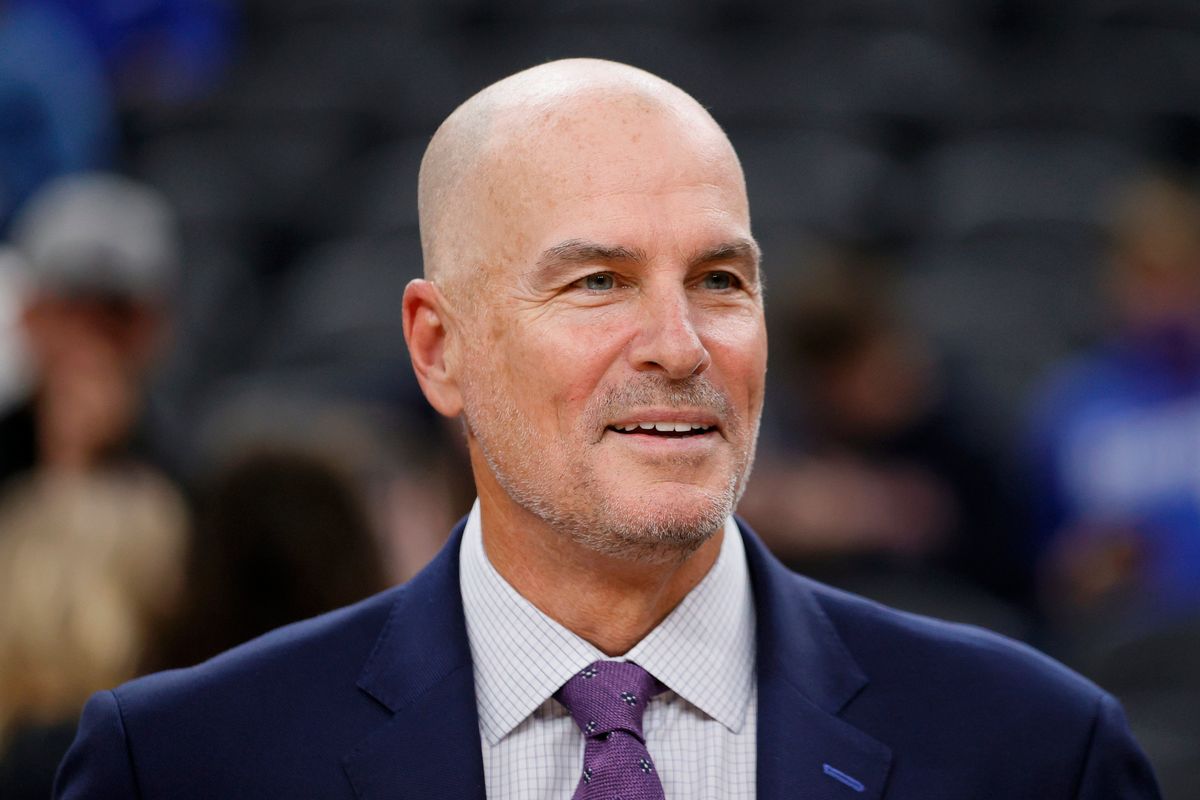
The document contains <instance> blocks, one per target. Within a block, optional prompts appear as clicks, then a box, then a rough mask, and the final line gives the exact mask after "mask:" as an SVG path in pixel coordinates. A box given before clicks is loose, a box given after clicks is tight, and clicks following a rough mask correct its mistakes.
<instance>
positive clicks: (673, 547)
mask: <svg viewBox="0 0 1200 800" xmlns="http://www.w3.org/2000/svg"><path fill="white" fill-rule="evenodd" d="M651 404H654V405H668V406H670V405H693V406H701V407H710V408H711V407H719V409H720V411H721V412H722V416H723V418H724V419H726V421H727V424H729V425H731V426H740V425H742V424H744V421H743V420H740V419H734V418H733V415H732V412H731V410H730V409H729V405H728V402H727V401H726V400H725V398H724V397H723V396H722V395H720V394H719V393H718V392H717V391H716V390H715V389H713V388H712V387H711V386H710V385H708V384H707V383H703V384H700V383H693V384H673V385H664V384H661V383H660V385H659V386H650V385H641V386H633V387H624V388H622V389H620V390H615V391H612V392H609V393H608V394H606V395H605V396H603V397H601V398H600V399H599V400H598V402H597V403H596V404H595V406H596V407H595V408H589V413H586V414H585V415H584V418H585V421H594V420H596V419H608V418H612V416H613V413H612V411H613V409H615V408H618V407H622V406H631V405H651ZM491 416H492V415H491V414H484V415H483V417H484V418H485V419H487V418H488V417H491ZM473 417H475V415H474V414H469V413H467V414H464V421H465V424H466V427H467V430H468V432H469V433H470V435H472V436H474V437H475V439H476V440H477V441H478V443H479V448H480V452H481V453H482V455H483V458H484V460H485V461H486V462H487V465H488V468H489V469H490V470H491V473H492V475H493V476H495V479H496V482H497V483H498V484H499V485H500V487H501V488H502V489H503V490H504V491H505V493H506V494H508V496H509V497H510V498H512V500H513V502H515V503H516V504H517V505H519V506H520V507H521V508H523V509H525V510H526V511H528V512H530V513H531V514H533V515H534V516H536V517H537V518H539V519H540V520H542V521H543V522H545V523H546V525H547V526H549V527H550V528H551V529H552V530H554V531H557V532H558V533H559V534H560V535H562V536H565V537H567V538H569V539H570V540H572V541H573V542H575V543H577V544H579V545H580V546H582V547H584V548H586V549H588V550H591V551H592V552H595V553H599V554H602V555H605V556H609V557H613V558H618V559H624V560H629V561H636V562H639V563H664V564H665V563H676V562H681V561H684V560H686V559H687V558H688V557H689V556H690V555H691V554H692V553H694V552H695V551H696V550H697V549H698V548H699V547H700V546H701V545H702V544H704V543H705V542H706V541H708V539H709V538H710V537H712V536H713V534H715V533H716V532H717V531H718V530H720V529H721V528H722V527H723V526H724V524H725V520H726V519H728V518H729V516H730V515H731V514H732V513H733V510H734V508H735V507H736V506H737V503H738V501H739V500H740V499H741V496H742V493H743V492H744V491H745V487H746V482H747V480H748V479H749V476H750V467H751V465H752V464H753V463H754V451H755V445H756V442H757V438H758V421H757V417H756V419H755V422H754V426H755V429H754V430H753V431H752V432H751V436H750V439H749V443H750V446H749V452H748V453H747V454H746V461H745V463H744V464H741V465H739V467H740V468H738V469H734V470H732V471H731V475H730V478H729V481H728V483H727V484H726V486H724V487H723V488H722V489H720V490H718V491H715V492H707V493H705V495H704V496H703V498H702V499H701V500H699V501H698V503H697V507H696V508H695V509H694V511H693V513H690V514H686V515H682V514H677V515H671V516H667V515H661V516H656V515H653V514H648V515H646V514H644V515H632V514H630V513H629V512H628V510H627V509H626V510H623V509H621V508H620V507H619V506H618V504H617V503H615V502H614V501H613V498H611V497H610V496H608V495H606V494H605V493H604V492H603V491H602V490H601V487H600V486H599V485H598V483H597V482H596V480H595V477H594V476H593V475H591V474H589V473H587V471H586V470H584V469H583V468H582V467H581V466H580V465H575V466H574V475H572V476H571V477H572V480H571V481H570V482H569V483H570V485H571V487H572V493H575V494H577V495H578V496H581V497H593V498H597V499H598V502H596V503H594V504H591V505H588V504H579V505H578V506H573V505H572V504H567V503H561V502H555V498H553V497H551V496H549V494H548V493H547V492H546V491H545V489H546V488H547V487H549V486H550V485H551V481H549V480H547V479H546V477H547V476H546V474H545V472H546V470H545V468H544V466H545V465H544V463H543V462H541V461H540V460H539V459H538V458H537V454H536V453H531V452H530V451H531V448H527V447H517V448H514V450H515V453H514V456H515V457H514V458H513V459H512V462H513V463H510V464H501V463H500V460H499V459H497V458H496V457H495V453H494V452H493V449H492V448H491V447H490V446H489V440H488V437H486V436H484V437H481V436H479V435H478V429H477V427H476V426H474V425H473V424H472V422H471V419H472V418H473ZM487 421H488V423H491V424H489V425H488V427H489V428H490V430H501V429H507V430H510V431H512V430H525V429H526V428H525V427H524V426H523V421H522V419H521V415H520V413H519V412H518V411H517V410H516V409H515V408H513V407H511V406H506V407H503V408H501V409H500V410H499V411H498V413H497V414H496V418H495V419H487ZM494 425H503V426H508V427H507V428H497V427H493V426H494ZM510 467H511V469H510Z"/></svg>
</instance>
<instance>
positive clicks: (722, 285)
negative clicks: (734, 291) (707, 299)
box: [701, 272, 734, 291]
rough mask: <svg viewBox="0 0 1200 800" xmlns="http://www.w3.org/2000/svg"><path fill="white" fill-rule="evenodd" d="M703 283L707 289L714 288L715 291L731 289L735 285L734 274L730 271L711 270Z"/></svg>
mask: <svg viewBox="0 0 1200 800" xmlns="http://www.w3.org/2000/svg"><path fill="white" fill-rule="evenodd" d="M701 283H703V285H704V288H705V289H712V290H714V291H721V290H723V289H731V288H733V285H734V283H733V276H732V275H730V274H729V273H728V272H710V273H708V274H707V275H705V276H704V280H703V281H701Z"/></svg>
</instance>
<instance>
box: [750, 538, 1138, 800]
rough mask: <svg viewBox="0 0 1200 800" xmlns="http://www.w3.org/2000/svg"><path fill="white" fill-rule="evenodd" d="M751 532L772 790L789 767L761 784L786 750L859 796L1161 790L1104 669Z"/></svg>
mask: <svg viewBox="0 0 1200 800" xmlns="http://www.w3.org/2000/svg"><path fill="white" fill-rule="evenodd" d="M747 542H748V545H749V546H748V548H747V553H748V556H749V558H750V560H751V563H752V565H753V566H752V570H751V572H752V574H753V575H754V576H755V581H756V587H755V589H756V591H755V594H756V607H757V609H758V613H759V615H760V620H759V635H760V642H759V656H760V663H759V691H760V698H762V697H766V698H767V700H766V703H765V704H764V703H763V702H762V700H761V699H760V709H761V711H760V714H761V716H762V719H761V720H760V724H759V732H760V739H759V748H760V753H759V773H760V796H771V797H775V796H786V795H785V794H783V793H782V792H783V791H784V786H783V780H782V779H780V780H779V781H778V782H773V783H770V785H769V786H768V787H767V790H768V792H769V793H768V794H762V793H761V791H762V789H763V788H764V787H763V779H764V777H766V779H767V780H768V781H771V780H772V778H771V776H772V775H773V774H774V773H773V766H772V763H771V759H772V758H773V755H772V753H773V751H774V758H775V759H776V760H777V761H778V762H779V763H782V764H786V765H787V767H788V769H789V770H791V771H792V772H795V770H797V769H804V770H806V771H807V772H809V773H821V774H826V775H828V773H829V772H830V771H832V772H835V773H836V774H837V775H838V776H842V777H845V778H846V779H847V781H848V784H846V785H850V786H851V787H852V788H855V789H856V790H858V791H860V792H862V794H860V795H859V797H864V796H865V797H873V796H879V797H888V798H910V797H911V798H922V797H925V798H928V797H946V798H960V797H971V798H996V800H1001V798H1003V800H1013V799H1014V798H1029V800H1047V799H1048V798H1113V800H1116V798H1122V799H1124V798H1156V797H1158V796H1159V794H1158V790H1157V787H1156V786H1155V782H1154V778H1153V775H1152V773H1151V771H1150V768H1149V766H1148V764H1147V762H1146V760H1145V757H1144V755H1143V754H1142V752H1141V750H1140V749H1139V748H1138V746H1137V744H1136V742H1134V740H1133V738H1132V735H1131V734H1130V732H1129V728H1128V725H1127V723H1126V722H1125V719H1124V715H1123V713H1122V711H1121V709H1120V706H1119V705H1118V704H1117V703H1116V701H1115V700H1114V699H1113V698H1112V697H1111V696H1110V695H1108V694H1107V693H1105V692H1104V691H1103V690H1101V689H1100V688H1099V687H1097V686H1096V685H1095V684H1093V683H1092V682H1090V681H1088V680H1086V679H1085V678H1083V677H1081V676H1079V675H1078V674H1076V673H1074V672H1072V671H1071V670H1069V669H1068V668H1066V667H1065V666H1063V665H1061V664H1059V663H1058V662H1056V661H1054V660H1053V659H1051V658H1049V657H1048V656H1046V655H1044V654H1042V653H1040V652H1038V651H1036V650H1034V649H1033V648H1031V647H1028V646H1026V645H1024V644H1020V643H1018V642H1015V641H1012V640H1010V639H1007V638H1005V637H1003V636H1000V635H997V634H995V633H991V632H989V631H985V630H982V629H979V628H975V627H971V626H967V625H959V624H953V623H948V622H943V621H939V620H934V619H930V618H927V617H922V616H918V615H915V614H908V613H905V612H901V611H897V610H895V609H892V608H888V607H886V606H883V605H880V604H878V603H875V602H872V601H870V600H867V599H864V598H862V597H858V596H855V595H851V594H848V593H846V592H842V591H839V590H837V589H833V588H830V587H827V586H824V585H821V584H819V583H817V582H815V581H812V580H810V579H807V578H804V577H802V576H799V575H796V574H794V573H791V572H790V571H788V570H786V569H785V568H784V567H782V565H779V564H778V562H777V561H775V560H774V559H773V558H772V557H771V556H770V555H769V554H768V553H767V552H766V551H765V550H764V549H763V548H762V546H761V544H760V543H758V542H757V540H756V539H755V538H754V537H753V536H748V537H747ZM805 701H807V702H805ZM779 708H788V709H790V711H789V712H788V716H785V715H783V714H780V713H779V712H778V709H779ZM797 709H800V711H801V713H800V719H801V720H803V722H802V723H801V724H797V723H796V722H795V718H796V710H797ZM822 727H823V728H825V729H826V730H828V731H830V732H831V734H827V735H826V736H824V737H823V739H822V740H821V741H820V742H819V743H817V744H810V743H809V742H807V741H806V740H805V739H804V738H803V737H804V736H805V735H806V729H807V731H808V732H810V733H811V731H812V730H816V729H820V728H822ZM839 736H840V739H839V738H838V737H839ZM774 737H780V738H782V739H784V740H789V741H791V742H793V743H797V742H798V743H800V744H799V745H793V746H792V747H791V748H788V747H786V746H784V747H781V746H779V745H778V744H777V743H776V742H775V741H774ZM839 741H840V743H839ZM809 751H812V752H811V754H810V753H809ZM797 757H799V758H807V759H808V760H809V763H808V764H807V765H805V766H803V767H801V766H800V765H799V764H798V763H797ZM764 759H766V761H765V762H764ZM837 782H838V780H837V778H836V777H835V778H832V779H831V780H830V781H827V783H829V784H833V783H837ZM826 788H828V789H829V790H830V791H831V792H832V791H833V787H832V786H828V787H826ZM817 796H824V795H817ZM829 796H831V797H832V796H836V795H835V794H830V795H829Z"/></svg>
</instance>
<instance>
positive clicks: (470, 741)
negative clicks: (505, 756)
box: [342, 523, 484, 800]
mask: <svg viewBox="0 0 1200 800" xmlns="http://www.w3.org/2000/svg"><path fill="white" fill-rule="evenodd" d="M462 530H463V524H462V523H460V524H459V525H458V527H456V528H455V530H454V532H453V534H452V535H451V537H450V541H449V542H448V543H447V544H446V546H445V547H444V548H443V549H442V551H441V553H439V554H438V556H437V558H435V559H434V561H433V562H432V563H431V564H430V565H429V566H428V567H427V568H426V569H425V570H423V571H422V572H421V573H420V574H419V575H418V576H417V577H415V578H414V579H413V580H412V581H410V582H409V583H408V584H407V585H405V586H404V587H402V588H401V589H400V590H399V591H398V593H397V597H396V601H395V603H394V604H393V606H392V610H391V614H390V615H389V617H388V621H387V624H386V625H385V626H384V629H383V632H382V633H381V634H380V635H379V639H378V640H377V641H376V643H375V649H374V650H373V651H372V653H371V656H370V658H368V659H367V663H366V666H365V667H364V669H363V671H362V674H361V675H360V677H359V680H358V686H359V688H360V689H362V691H364V692H366V693H367V694H369V695H370V696H371V697H373V698H374V699H375V700H377V701H378V702H379V703H381V704H382V705H384V706H385V707H386V708H388V709H389V710H390V711H391V712H392V716H391V718H390V719H389V720H388V722H387V723H385V724H384V725H383V726H381V727H380V728H378V729H376V730H374V731H372V732H371V733H370V734H369V735H368V736H367V737H366V738H365V739H363V740H362V741H361V742H360V743H359V744H358V746H357V747H355V749H354V750H353V752H351V753H350V754H349V755H347V756H346V757H345V758H344V759H343V762H342V763H343V766H344V768H345V770H346V774H347V775H348V776H349V778H350V782H351V784H353V786H354V790H355V792H356V793H357V795H358V797H359V798H361V800H375V798H396V800H403V799H405V798H427V797H453V798H467V799H469V798H478V800H483V798H484V782H483V758H482V754H481V749H480V739H479V716H478V711H477V710H476V705H475V680H474V675H473V672H472V668H471V648H470V644H469V643H468V640H467V629H466V623H465V621H464V616H463V608H462V595H461V593H460V591H459V580H458V549H459V542H460V541H461V538H462Z"/></svg>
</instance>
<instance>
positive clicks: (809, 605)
mask: <svg viewBox="0 0 1200 800" xmlns="http://www.w3.org/2000/svg"><path fill="white" fill-rule="evenodd" d="M741 528H742V531H743V534H744V535H743V539H744V540H745V542H746V558H747V561H748V563H749V566H750V577H751V582H752V583H753V585H754V596H755V611H756V614H757V617H758V628H757V630H758V660H757V669H758V739H757V749H758V796H759V797H760V798H763V800H775V799H776V798H788V797H804V798H806V800H826V798H828V800H870V799H871V798H879V797H881V796H882V794H883V788H884V785H885V783H886V781H887V775H888V771H889V769H890V767H891V759H892V754H891V750H890V749H889V748H888V747H887V746H886V745H884V744H883V743H881V742H879V741H877V740H876V739H874V738H872V737H871V736H869V735H868V734H866V733H864V732H862V731H860V730H859V729H858V728H855V727H854V726H853V725H851V724H850V723H848V722H846V721H845V720H843V719H842V718H841V717H840V716H839V714H840V713H841V711H842V709H843V708H845V706H846V705H847V704H848V703H849V702H850V701H851V700H853V699H854V697H855V696H856V695H857V694H858V693H859V692H860V691H862V690H863V688H864V687H865V686H866V685H867V677H866V675H864V674H863V672H862V670H861V669H860V668H859V666H858V664H857V663H856V662H855V661H854V658H853V656H851V655H850V653H849V651H847V650H846V647H845V645H844V644H843V642H842V640H841V638H840V637H839V636H838V634H837V631H836V630H835V629H834V627H833V623H832V622H830V620H829V618H828V617H827V616H826V615H825V612H824V611H823V610H822V609H821V607H820V605H819V603H818V602H817V599H816V597H815V596H814V594H813V591H812V589H811V587H810V586H809V584H808V583H807V581H805V580H804V579H803V578H800V577H799V576H796V575H794V574H793V573H792V572H790V571H789V570H788V569H787V568H785V567H784V566H783V565H782V564H780V563H779V562H778V561H776V560H775V558H774V557H773V556H771V555H770V554H769V553H768V552H767V551H766V549H765V548H764V547H763V545H762V543H761V542H759V541H758V539H757V538H756V537H755V536H754V535H753V533H752V532H751V531H750V529H749V528H748V527H747V526H746V525H745V524H741Z"/></svg>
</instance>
